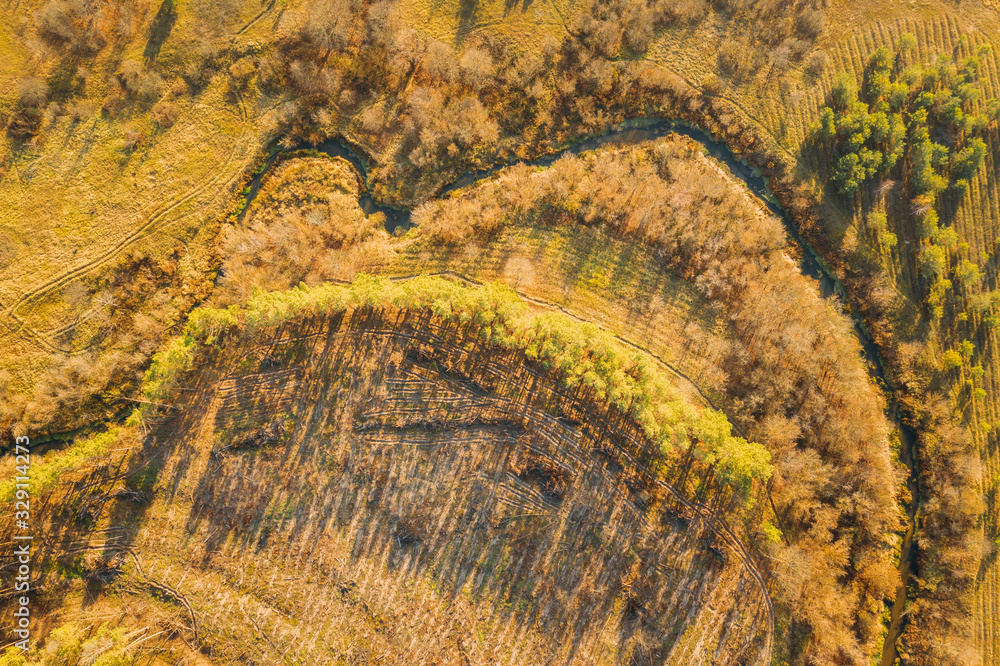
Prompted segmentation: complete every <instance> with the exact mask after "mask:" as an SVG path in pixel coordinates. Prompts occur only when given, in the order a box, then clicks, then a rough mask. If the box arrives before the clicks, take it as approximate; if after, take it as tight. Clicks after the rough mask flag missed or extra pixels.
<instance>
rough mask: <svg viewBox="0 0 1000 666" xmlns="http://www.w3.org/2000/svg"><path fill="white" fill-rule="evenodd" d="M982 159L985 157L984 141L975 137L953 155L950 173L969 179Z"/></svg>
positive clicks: (974, 173)
mask: <svg viewBox="0 0 1000 666" xmlns="http://www.w3.org/2000/svg"><path fill="white" fill-rule="evenodd" d="M984 159H986V142H985V141H983V140H982V139H980V138H979V137H975V138H973V139H972V140H971V141H970V142H969V144H968V145H967V146H966V147H965V148H963V149H962V150H960V151H958V154H956V155H955V160H954V164H953V166H952V173H953V174H954V175H955V177H956V178H962V179H965V180H971V179H972V177H973V176H975V175H976V172H977V171H979V167H980V166H982V164H983V160H984Z"/></svg>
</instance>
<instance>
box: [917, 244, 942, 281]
mask: <svg viewBox="0 0 1000 666" xmlns="http://www.w3.org/2000/svg"><path fill="white" fill-rule="evenodd" d="M919 264H920V274H921V275H923V276H924V277H925V278H928V279H931V280H935V279H937V278H938V277H940V276H941V274H942V273H944V269H945V266H946V264H947V256H946V255H945V252H944V248H942V247H940V246H938V245H934V244H931V245H928V246H927V247H925V248H924V249H923V250H922V251H921V252H920V258H919Z"/></svg>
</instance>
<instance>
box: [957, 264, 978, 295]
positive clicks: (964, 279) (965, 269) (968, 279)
mask: <svg viewBox="0 0 1000 666" xmlns="http://www.w3.org/2000/svg"><path fill="white" fill-rule="evenodd" d="M955 279H957V280H958V282H959V284H961V285H962V288H963V289H965V290H968V289H970V288H972V287H974V286H976V285H978V284H979V282H980V280H982V279H983V276H982V275H981V274H980V272H979V266H977V265H976V264H974V263H972V262H971V261H969V260H968V259H963V260H962V261H961V263H960V264H959V265H958V266H957V267H956V268H955Z"/></svg>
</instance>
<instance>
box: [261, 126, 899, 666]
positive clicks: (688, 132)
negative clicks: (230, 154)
mask: <svg viewBox="0 0 1000 666" xmlns="http://www.w3.org/2000/svg"><path fill="white" fill-rule="evenodd" d="M671 134H680V135H683V136H686V137H688V138H690V139H693V140H695V141H697V142H698V143H700V144H701V145H702V146H703V147H704V148H705V150H706V151H707V153H708V154H709V155H710V156H711V157H713V158H714V159H715V160H717V161H718V162H720V163H721V164H722V165H724V166H725V167H726V168H727V169H728V170H729V172H730V173H731V174H732V175H733V176H735V177H736V178H738V179H739V180H740V181H742V182H743V183H744V185H746V187H747V189H748V190H749V191H750V192H751V193H752V194H753V195H754V196H755V197H757V199H758V200H760V201H761V202H762V203H763V204H764V206H766V207H767V209H768V210H769V211H770V212H771V213H772V214H773V215H775V216H776V217H778V218H780V219H781V220H782V222H783V223H784V225H785V229H786V231H787V233H788V236H789V238H790V239H791V240H792V241H794V242H795V243H796V245H798V247H799V250H800V252H799V256H800V257H801V262H800V269H801V271H802V273H803V274H804V275H807V276H809V277H811V278H813V279H815V280H817V281H818V282H819V287H820V293H821V294H822V295H823V297H824V298H828V299H837V300H838V301H839V302H840V304H842V305H846V306H847V307H848V309H849V311H850V313H851V318H852V320H853V322H854V332H855V335H856V336H857V338H858V341H859V342H860V343H861V346H862V349H863V350H864V356H865V359H866V361H867V363H866V365H867V367H868V371H869V373H870V374H871V376H872V377H874V378H876V379H877V380H878V381H879V382H880V383H881V384H882V385H883V386H885V387H886V389H887V391H888V393H889V394H890V396H893V395H894V392H893V390H892V387H891V385H890V383H889V382H888V380H887V379H886V376H885V371H884V368H883V364H882V359H881V357H880V356H879V353H878V349H877V348H876V346H875V343H874V342H873V341H872V339H871V337H870V336H869V334H868V332H867V330H866V329H865V326H864V323H863V321H862V320H861V318H860V316H858V314H857V313H856V312H855V311H854V309H853V308H851V307H850V300H849V299H848V297H847V293H846V291H845V290H844V288H843V286H842V285H841V284H840V282H839V281H838V280H837V279H836V278H835V277H834V276H833V274H832V272H831V271H830V270H829V268H828V267H827V266H825V265H824V263H823V262H822V260H821V259H820V258H819V255H818V254H817V253H816V252H815V251H814V250H813V249H812V248H811V247H810V246H809V245H808V244H807V243H806V242H805V240H804V239H803V238H802V237H801V236H800V235H799V233H798V231H797V230H796V228H795V224H794V222H793V220H792V218H791V216H790V215H789V214H788V212H787V211H785V210H784V209H783V208H782V207H781V206H780V204H779V203H778V201H777V199H776V198H775V196H774V194H773V193H772V192H771V190H770V188H768V185H767V180H766V179H765V178H764V177H763V176H762V175H761V173H760V171H758V170H757V169H755V168H753V167H751V166H750V165H748V164H747V163H746V162H745V161H743V160H742V159H741V158H739V157H737V156H736V155H735V154H734V153H733V152H732V151H731V150H730V149H729V147H728V146H727V145H726V144H725V143H723V142H721V141H718V140H716V139H715V138H714V137H712V136H711V135H709V134H707V133H706V132H704V131H703V130H701V129H699V128H697V127H693V126H690V125H687V124H681V123H678V122H675V121H669V120H663V119H661V118H640V119H634V120H631V121H628V122H626V123H623V124H621V125H619V126H617V127H615V128H613V129H611V130H610V131H608V132H607V133H605V134H602V135H600V136H595V137H591V138H588V139H585V140H583V141H579V142H577V143H574V144H572V145H571V146H569V147H566V148H563V149H562V150H559V151H557V152H554V153H551V154H547V155H543V156H542V157H539V158H536V159H533V160H511V161H508V162H503V163H500V164H498V165H496V166H493V167H491V168H489V169H480V170H475V171H469V172H466V173H465V174H463V175H462V176H460V177H459V178H458V179H457V180H455V181H454V182H452V183H450V184H448V185H446V186H445V187H443V188H442V189H441V190H440V191H439V193H438V196H443V195H446V194H448V193H449V192H453V191H455V190H458V189H461V188H463V187H468V186H470V185H472V184H474V183H476V182H477V181H480V180H484V179H486V178H489V177H490V176H491V175H493V174H494V173H496V172H497V171H499V170H501V169H504V168H507V167H509V166H513V165H515V164H528V165H532V166H549V165H551V164H552V163H553V162H555V161H556V160H557V159H559V158H560V157H562V156H563V155H566V154H573V155H576V154H580V153H583V152H586V151H589V150H594V149H597V148H601V147H618V146H628V145H635V144H639V143H643V142H646V141H650V140H653V139H657V138H661V137H665V136H669V135H671ZM303 148H305V149H312V150H316V151H318V152H321V153H324V154H326V155H329V156H331V157H341V158H343V159H345V160H347V161H348V162H350V163H351V164H352V165H353V166H354V168H355V169H356V170H357V171H358V173H359V174H360V176H361V177H362V179H363V181H364V182H365V184H366V186H367V185H368V183H369V180H368V173H369V170H368V163H367V160H366V159H365V158H364V157H363V156H362V155H361V154H359V153H358V152H357V151H356V150H354V149H353V148H351V147H350V146H349V145H347V144H346V143H344V142H343V141H342V140H340V139H328V140H327V141H324V142H323V143H321V144H318V145H301V146H298V147H297V149H303ZM293 150H295V149H293ZM279 154H280V152H279V151H276V150H272V152H271V153H270V155H269V156H268V158H267V160H266V161H265V162H264V164H263V165H262V167H261V168H260V169H259V170H258V172H257V173H256V175H255V176H254V178H253V179H252V180H251V182H250V184H249V186H248V187H247V189H246V190H245V192H244V194H245V207H244V210H247V209H248V208H249V206H250V203H251V202H252V201H253V199H254V198H255V197H256V195H257V193H258V192H259V190H260V185H261V182H262V180H263V178H264V176H265V175H266V174H267V172H268V170H269V169H270V168H271V166H272V165H273V164H274V162H275V161H276V159H277V157H278V155H279ZM369 189H370V188H368V187H366V188H365V191H364V192H363V193H362V194H361V196H359V198H358V203H359V205H360V207H361V209H362V210H363V211H364V212H365V214H366V215H367V214H371V213H373V212H381V213H383V214H384V215H385V216H386V229H387V230H388V231H389V232H390V233H393V232H395V231H396V230H397V229H399V228H403V229H408V228H409V227H410V226H412V222H411V220H410V211H409V210H406V209H401V208H395V207H392V206H388V205H385V204H383V203H381V202H379V201H376V200H375V199H374V198H372V196H371V195H370V194H369ZM889 417H890V418H891V419H892V421H893V423H894V424H895V426H896V428H897V429H898V431H899V437H900V452H899V457H900V460H901V462H903V463H904V464H905V465H906V467H907V469H908V470H909V477H908V479H907V488H908V490H909V492H910V497H911V500H910V502H909V503H908V505H907V509H906V514H907V528H906V532H905V534H904V536H903V541H902V546H901V552H900V560H899V572H900V578H901V583H900V586H899V588H898V589H897V592H896V599H895V601H894V603H893V605H892V608H891V613H890V622H889V627H888V631H887V634H886V637H885V644H884V647H883V650H882V657H881V661H880V666H892V664H894V663H895V661H896V657H897V644H898V641H899V637H900V636H901V635H902V631H903V629H904V628H905V615H904V611H905V609H906V601H907V599H906V593H907V584H908V583H909V581H910V578H911V575H912V569H913V564H914V557H915V552H914V549H913V536H914V531H915V524H916V507H917V499H918V491H919V488H918V484H917V473H916V468H915V460H914V441H915V434H914V432H913V430H912V429H911V428H910V427H909V426H907V425H906V424H905V423H903V422H902V420H901V419H900V417H899V414H898V409H897V405H896V404H895V401H894V400H893V402H892V404H891V405H890V408H889Z"/></svg>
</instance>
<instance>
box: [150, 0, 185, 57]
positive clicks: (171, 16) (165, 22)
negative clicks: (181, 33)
mask: <svg viewBox="0 0 1000 666" xmlns="http://www.w3.org/2000/svg"><path fill="white" fill-rule="evenodd" d="M175 23H177V2H176V0H163V3H162V4H160V9H159V11H157V12H156V16H155V17H153V23H152V24H151V25H150V26H149V40H148V41H147V42H146V48H145V49H144V50H143V52H142V57H143V59H144V60H145V61H146V62H147V63H149V62H152V61H153V60H155V59H156V57H157V56H158V55H160V49H161V48H162V47H163V42H165V41H167V37H169V36H170V31H171V30H173V28H174V24H175Z"/></svg>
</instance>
